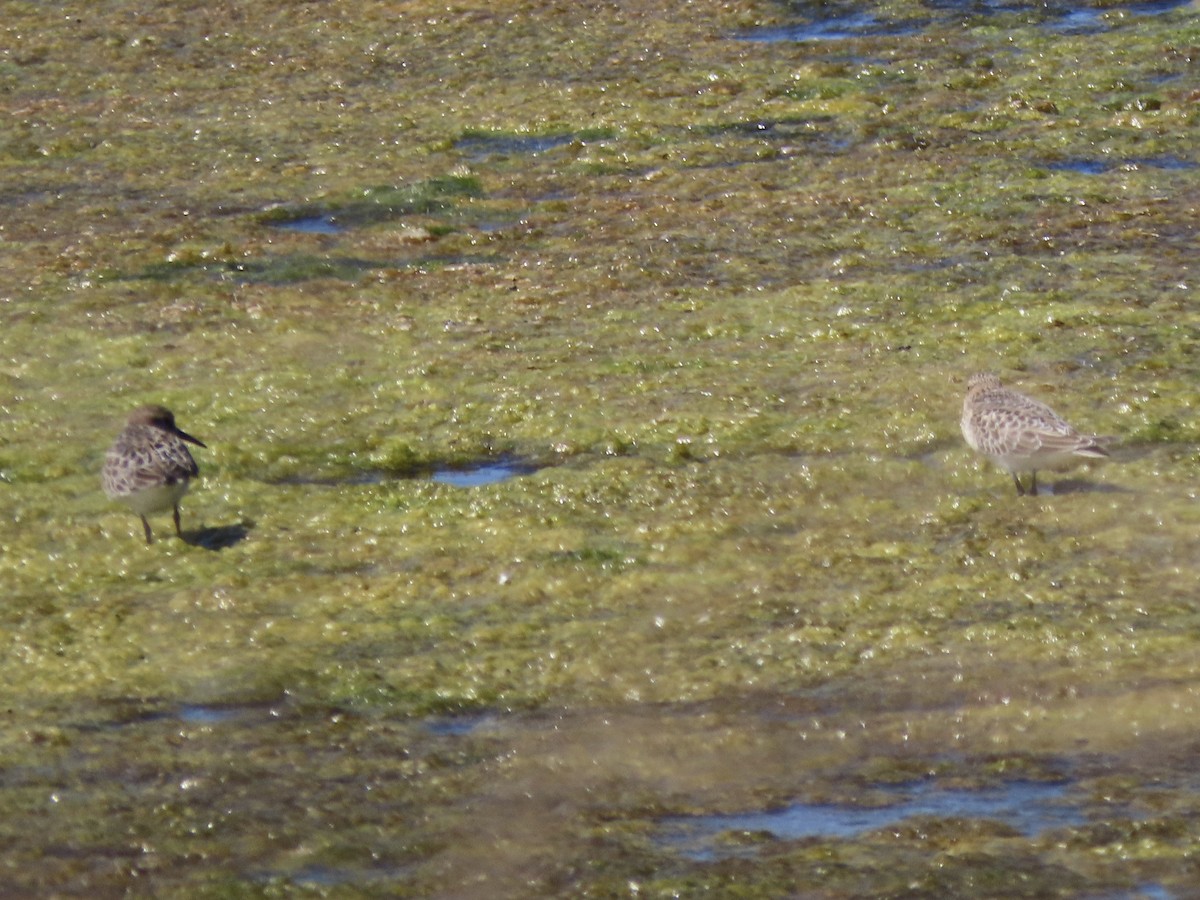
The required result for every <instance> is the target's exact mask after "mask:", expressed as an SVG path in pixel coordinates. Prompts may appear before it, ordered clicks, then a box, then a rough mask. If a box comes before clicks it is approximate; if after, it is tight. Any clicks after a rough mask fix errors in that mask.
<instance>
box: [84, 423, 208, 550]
mask: <svg viewBox="0 0 1200 900" xmlns="http://www.w3.org/2000/svg"><path fill="white" fill-rule="evenodd" d="M184 441H187V442H188V443H190V444H195V445H196V446H197V447H203V446H204V444H202V443H200V442H199V441H198V440H196V439H195V438H194V437H192V436H191V435H190V434H186V433H185V432H183V431H180V430H179V428H178V427H177V426H176V425H175V416H174V415H173V414H172V413H171V411H170V410H169V409H165V408H164V407H161V406H143V407H140V408H139V409H135V410H134V411H133V412H132V413H131V414H130V416H129V420H128V421H127V422H126V423H125V430H124V431H122V432H121V434H120V435H119V436H118V437H117V440H116V443H114V444H113V445H112V447H111V448H110V449H109V451H108V455H107V456H106V457H105V459H104V474H103V481H104V493H106V494H108V496H109V497H110V498H112V499H113V500H120V501H121V502H122V503H124V504H125V505H126V506H128V507H129V508H130V509H132V510H133V511H134V512H135V513H137V514H138V515H139V516H141V519H142V527H143V528H144V529H145V530H146V543H147V544H152V543H153V542H154V536H153V535H152V534H151V533H150V523H149V522H147V521H146V516H148V515H149V514H150V513H156V512H164V511H166V510H168V509H170V510H173V511H174V513H175V533H176V534H177V535H179V536H180V537H183V532H182V531H180V530H179V501H180V499H181V498H182V497H183V495H184V494H186V493H187V489H188V482H190V481H191V479H193V478H195V477H196V476H197V475H199V474H200V469H199V467H198V466H197V465H196V461H195V460H194V459H192V454H190V453H189V452H188V448H187V446H186V445H185V444H184Z"/></svg>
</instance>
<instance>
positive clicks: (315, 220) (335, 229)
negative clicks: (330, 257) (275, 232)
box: [274, 216, 345, 234]
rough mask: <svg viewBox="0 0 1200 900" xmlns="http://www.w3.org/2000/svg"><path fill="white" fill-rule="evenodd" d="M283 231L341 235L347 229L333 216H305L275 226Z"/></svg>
mask: <svg viewBox="0 0 1200 900" xmlns="http://www.w3.org/2000/svg"><path fill="white" fill-rule="evenodd" d="M274 227H275V228H279V229H281V230H282V231H299V232H301V233H302V234H341V233H342V232H343V231H344V230H345V229H344V228H342V226H341V225H339V224H338V223H337V221H336V220H335V219H334V218H333V216H304V217H302V218H299V219H287V220H284V221H282V222H278V223H276V224H275V225H274Z"/></svg>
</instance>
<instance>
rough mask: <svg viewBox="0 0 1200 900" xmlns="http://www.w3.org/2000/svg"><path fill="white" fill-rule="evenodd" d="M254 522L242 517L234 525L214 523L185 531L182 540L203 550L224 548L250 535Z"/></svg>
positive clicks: (238, 542)
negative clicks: (213, 524) (212, 525)
mask: <svg viewBox="0 0 1200 900" xmlns="http://www.w3.org/2000/svg"><path fill="white" fill-rule="evenodd" d="M253 527H254V523H253V522H252V521H250V520H249V519H244V520H242V521H241V522H238V523H236V524H234V525H216V526H214V527H212V528H198V529H196V530H195V531H185V532H184V533H183V542H184V543H185V544H190V545H191V546H193V547H202V548H203V549H205V550H226V549H228V548H229V547H233V546H234V545H236V544H240V543H241V542H242V541H244V540H245V539H246V538H247V537H249V535H250V529H252V528H253Z"/></svg>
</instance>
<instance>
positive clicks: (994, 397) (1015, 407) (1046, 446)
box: [961, 372, 1108, 496]
mask: <svg viewBox="0 0 1200 900" xmlns="http://www.w3.org/2000/svg"><path fill="white" fill-rule="evenodd" d="M961 425H962V433H963V437H964V438H966V439H967V443H968V444H970V445H971V449H972V450H975V451H976V452H978V453H982V454H983V455H984V456H986V457H988V459H990V460H992V461H993V462H995V463H997V464H998V465H1000V466H1001V467H1002V468H1004V469H1006V470H1007V471H1008V472H1009V474H1010V475H1012V477H1013V481H1014V482H1015V483H1016V485H1017V493H1018V494H1024V493H1025V487H1024V485H1022V484H1021V479H1020V478H1019V477H1018V475H1019V473H1021V472H1030V473H1031V477H1030V483H1029V493H1030V494H1032V495H1034V496H1036V495H1037V492H1038V491H1037V473H1038V469H1065V468H1067V467H1069V466H1072V465H1074V464H1076V463H1079V462H1082V461H1083V459H1085V458H1089V457H1090V458H1093V459H1096V458H1102V457H1106V456H1108V451H1107V450H1105V449H1104V447H1102V446H1101V445H1100V438H1098V437H1096V436H1095V435H1088V434H1080V433H1079V432H1078V431H1076V430H1075V429H1074V428H1072V427H1071V426H1070V425H1069V424H1067V422H1066V421H1064V420H1063V418H1062V417H1061V416H1059V415H1058V413H1056V412H1055V411H1054V410H1052V409H1051V408H1050V407H1048V406H1047V405H1046V404H1045V403H1039V402H1038V401H1037V400H1034V399H1033V398H1032V397H1026V396H1025V395H1024V394H1021V393H1018V392H1017V391H1014V390H1010V389H1009V388H1006V387H1003V386H1002V385H1001V384H1000V379H999V378H997V377H996V376H995V375H992V374H990V373H987V372H980V373H979V374H978V375H972V376H971V378H970V380H969V381H967V396H966V399H965V400H964V401H963V411H962V422H961Z"/></svg>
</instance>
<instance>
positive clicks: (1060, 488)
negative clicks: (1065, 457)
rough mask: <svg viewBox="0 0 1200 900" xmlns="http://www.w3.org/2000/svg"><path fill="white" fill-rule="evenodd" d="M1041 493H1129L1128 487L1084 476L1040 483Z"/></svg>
mask: <svg viewBox="0 0 1200 900" xmlns="http://www.w3.org/2000/svg"><path fill="white" fill-rule="evenodd" d="M1038 491H1039V493H1044V494H1050V495H1058V494H1129V493H1132V491H1130V490H1129V489H1128V488H1123V487H1121V486H1120V485H1117V484H1109V483H1107V482H1104V481H1088V480H1086V479H1084V478H1060V479H1059V480H1058V481H1055V482H1053V483H1052V484H1045V485H1042V484H1039V485H1038Z"/></svg>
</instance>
